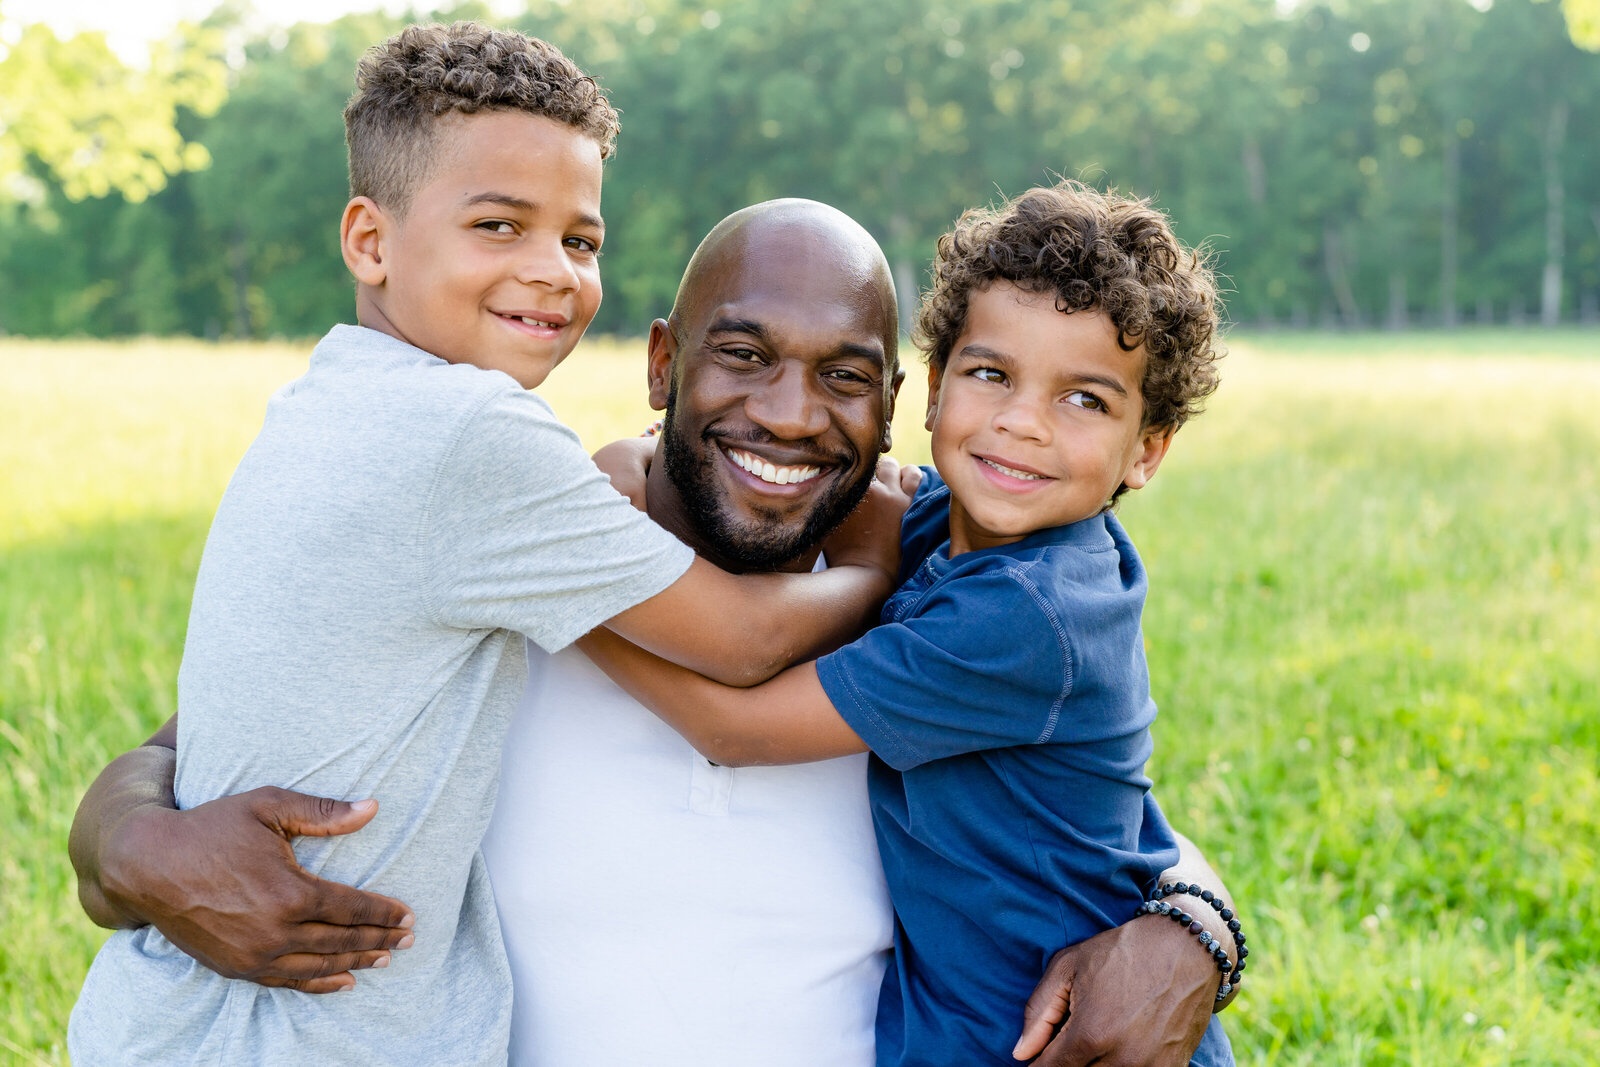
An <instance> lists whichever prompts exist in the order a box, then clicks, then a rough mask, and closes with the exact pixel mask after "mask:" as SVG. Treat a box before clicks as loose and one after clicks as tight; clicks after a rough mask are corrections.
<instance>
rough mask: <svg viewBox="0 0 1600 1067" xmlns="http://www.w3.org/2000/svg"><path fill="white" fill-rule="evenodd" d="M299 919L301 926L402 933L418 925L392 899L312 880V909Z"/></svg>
mask: <svg viewBox="0 0 1600 1067" xmlns="http://www.w3.org/2000/svg"><path fill="white" fill-rule="evenodd" d="M300 918H301V919H302V920H303V921H304V922H308V923H327V924H328V925H330V926H361V927H364V926H383V927H391V928H394V929H398V930H405V931H409V930H410V929H411V928H412V927H413V926H415V925H416V921H417V920H416V916H414V915H412V914H411V909H410V908H408V907H406V905H405V904H404V903H402V902H401V901H398V900H396V899H394V898H393V897H386V896H382V895H380V894H378V893H368V892H367V891H366V890H364V889H357V888H355V887H354V886H348V885H345V884H344V883H343V882H330V881H328V880H326V879H323V878H315V879H313V881H312V900H311V907H310V910H309V911H308V912H307V913H306V914H304V915H302V916H300ZM352 947H367V946H352ZM373 947H375V946H373Z"/></svg>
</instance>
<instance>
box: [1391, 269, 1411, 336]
mask: <svg viewBox="0 0 1600 1067" xmlns="http://www.w3.org/2000/svg"><path fill="white" fill-rule="evenodd" d="M1410 324H1411V315H1410V313H1409V312H1408V311H1407V310H1406V276H1405V275H1404V274H1402V273H1401V272H1399V271H1397V270H1395V271H1390V272H1389V321H1388V323H1387V325H1388V327H1389V329H1391V330H1403V329H1405V328H1406V327H1407V326H1409V325H1410Z"/></svg>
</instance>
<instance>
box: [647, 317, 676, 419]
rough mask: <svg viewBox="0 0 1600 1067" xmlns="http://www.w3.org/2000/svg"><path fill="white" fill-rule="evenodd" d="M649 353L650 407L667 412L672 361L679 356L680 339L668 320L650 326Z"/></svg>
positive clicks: (658, 320) (670, 390)
mask: <svg viewBox="0 0 1600 1067" xmlns="http://www.w3.org/2000/svg"><path fill="white" fill-rule="evenodd" d="M649 352H650V354H649V356H648V359H647V362H646V368H647V369H646V373H647V374H648V375H649V378H650V407H651V408H653V409H654V410H656V411H665V410H667V397H669V396H671V395H672V361H673V360H674V359H675V358H676V357H677V355H678V339H677V338H676V337H675V336H673V333H672V325H671V324H670V323H668V322H667V320H666V319H657V320H656V321H654V322H652V323H651V324H650V349H649Z"/></svg>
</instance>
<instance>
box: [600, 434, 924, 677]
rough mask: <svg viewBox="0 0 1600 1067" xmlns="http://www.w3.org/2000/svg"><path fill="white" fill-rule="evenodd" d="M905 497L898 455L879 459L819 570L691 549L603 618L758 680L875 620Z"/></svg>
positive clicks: (700, 665)
mask: <svg viewBox="0 0 1600 1067" xmlns="http://www.w3.org/2000/svg"><path fill="white" fill-rule="evenodd" d="M913 489H914V486H913ZM910 499H911V498H910V494H909V493H908V492H907V491H906V490H905V488H904V487H903V486H902V479H901V477H900V472H899V467H898V465H897V464H896V463H895V462H894V460H892V459H884V460H882V461H880V463H879V467H878V473H877V476H876V477H875V478H874V479H873V482H872V485H871V487H870V488H869V489H868V491H867V495H866V497H865V498H864V499H863V500H862V502H861V504H860V505H859V506H858V507H857V508H856V510H855V511H854V512H852V513H851V515H850V518H849V519H847V520H846V521H845V523H844V525H843V526H841V527H840V528H839V530H838V531H837V532H836V533H835V534H834V535H833V536H832V537H830V538H829V540H828V545H827V555H828V562H829V566H828V569H827V570H825V571H821V572H818V573H814V574H813V573H808V574H783V573H778V574H740V575H734V574H729V573H728V572H726V571H724V570H722V569H721V568H719V567H717V566H715V565H714V564H711V563H709V562H707V561H705V560H703V559H696V560H695V561H694V563H693V564H692V565H691V566H690V568H689V570H688V571H687V572H686V573H685V574H684V575H683V577H681V578H679V579H678V580H677V581H676V582H674V583H673V584H672V585H670V586H668V587H667V588H666V589H665V590H664V591H662V592H661V593H659V594H657V595H656V596H654V597H651V598H650V599H649V600H646V601H644V602H643V603H641V604H638V605H636V606H634V607H632V608H629V609H628V610H627V611H624V612H622V613H620V614H619V615H616V616H615V617H613V618H612V619H610V620H608V622H607V623H606V625H607V626H608V627H609V628H610V629H612V630H614V631H616V633H618V634H620V635H621V636H622V637H625V638H627V639H628V640H629V641H631V642H632V643H634V644H636V645H638V646H639V647H640V648H643V649H645V650H646V651H649V652H652V653H654V654H656V655H657V656H660V657H662V658H663V659H666V660H670V661H672V662H673V663H677V664H681V665H682V666H684V667H687V668H689V669H690V670H692V671H695V672H698V673H700V674H703V675H705V676H706V677H707V678H710V679H712V680H714V681H718V682H722V683H724V684H726V685H731V686H750V685H756V684H758V683H760V682H763V681H766V680H767V679H769V678H771V677H773V675H775V674H777V673H778V672H779V671H781V670H783V669H784V668H785V667H788V666H790V665H791V664H794V663H798V662H801V661H804V660H811V659H815V658H816V657H817V656H820V655H822V654H824V653H826V652H831V651H833V650H834V649H836V648H838V647H839V646H840V645H842V644H844V643H846V642H847V641H849V640H850V639H852V638H853V637H855V636H856V635H857V634H859V633H860V632H861V631H863V630H865V629H866V628H867V627H869V626H871V625H872V624H873V623H874V622H876V621H877V618H878V608H879V607H880V606H881V605H882V603H883V601H884V600H885V599H886V598H887V597H888V596H889V594H890V593H892V592H893V591H894V583H895V577H896V575H897V573H898V571H899V568H900V519H901V516H902V515H904V514H905V510H906V506H907V505H908V504H909V503H910Z"/></svg>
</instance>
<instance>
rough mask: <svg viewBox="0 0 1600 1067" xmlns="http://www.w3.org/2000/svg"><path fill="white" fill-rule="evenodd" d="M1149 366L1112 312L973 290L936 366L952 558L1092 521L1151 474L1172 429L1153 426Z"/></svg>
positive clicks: (937, 435) (933, 391) (996, 288)
mask: <svg viewBox="0 0 1600 1067" xmlns="http://www.w3.org/2000/svg"><path fill="white" fill-rule="evenodd" d="M1144 367H1145V352H1144V349H1143V347H1139V348H1135V349H1134V350H1133V351H1131V352H1128V351H1124V350H1123V348H1122V347H1121V346H1120V345H1119V344H1118V343H1117V328H1116V326H1115V325H1113V324H1112V322H1111V319H1110V317H1109V316H1107V315H1106V314H1105V312H1103V311H1099V310H1088V311H1077V312H1073V313H1071V314H1066V313H1063V312H1060V311H1057V310H1056V306H1055V294H1054V293H1053V292H1046V293H1029V292H1026V291H1024V290H1022V289H1019V288H1018V287H1017V286H1015V285H1013V284H1012V283H1010V282H996V283H995V284H993V285H991V286H990V287H989V288H988V289H986V290H982V291H974V292H973V293H972V294H971V298H970V300H969V302H968V310H967V317H966V324H965V326H964V327H963V329H962V331H961V336H960V337H958V338H957V339H956V343H955V344H954V346H953V347H952V348H951V351H950V358H949V360H948V361H947V362H946V364H945V367H944V370H943V371H942V372H940V371H937V370H930V371H929V390H928V419H927V426H928V429H929V431H931V432H932V434H933V461H934V464H935V465H936V466H937V467H938V469H939V474H940V476H941V477H942V478H944V480H945V482H946V483H947V484H948V485H949V486H950V492H951V502H950V554H951V555H952V556H954V555H959V554H960V553H962V552H970V551H972V550H973V549H978V548H989V547H992V546H995V545H1006V544H1012V543H1014V542H1016V541H1020V540H1022V539H1023V538H1024V537H1026V536H1028V535H1029V534H1031V533H1034V532H1036V531H1038V530H1043V529H1048V528H1050V527H1053V526H1065V525H1067V524H1069V523H1073V522H1077V521H1079V520H1080V519H1086V518H1089V517H1090V516H1092V515H1096V514H1098V513H1099V512H1100V511H1101V510H1102V509H1103V508H1104V507H1105V506H1106V503H1107V502H1108V501H1109V500H1110V499H1111V496H1112V494H1113V493H1114V492H1116V490H1117V488H1118V487H1119V486H1121V485H1127V486H1128V487H1130V488H1133V489H1138V488H1140V487H1141V486H1143V485H1144V484H1145V483H1146V482H1147V481H1149V480H1150V477H1151V476H1152V475H1154V474H1155V471H1156V468H1157V467H1158V466H1160V464H1161V459H1162V457H1163V456H1164V455H1165V454H1166V451H1167V445H1168V443H1169V442H1170V441H1171V434H1170V433H1169V432H1167V431H1165V430H1163V429H1160V428H1156V427H1146V426H1145V425H1144V423H1143V418H1144V401H1143V397H1142V396H1141V394H1140V391H1139V390H1140V383H1141V381H1142V379H1143V377H1144Z"/></svg>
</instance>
